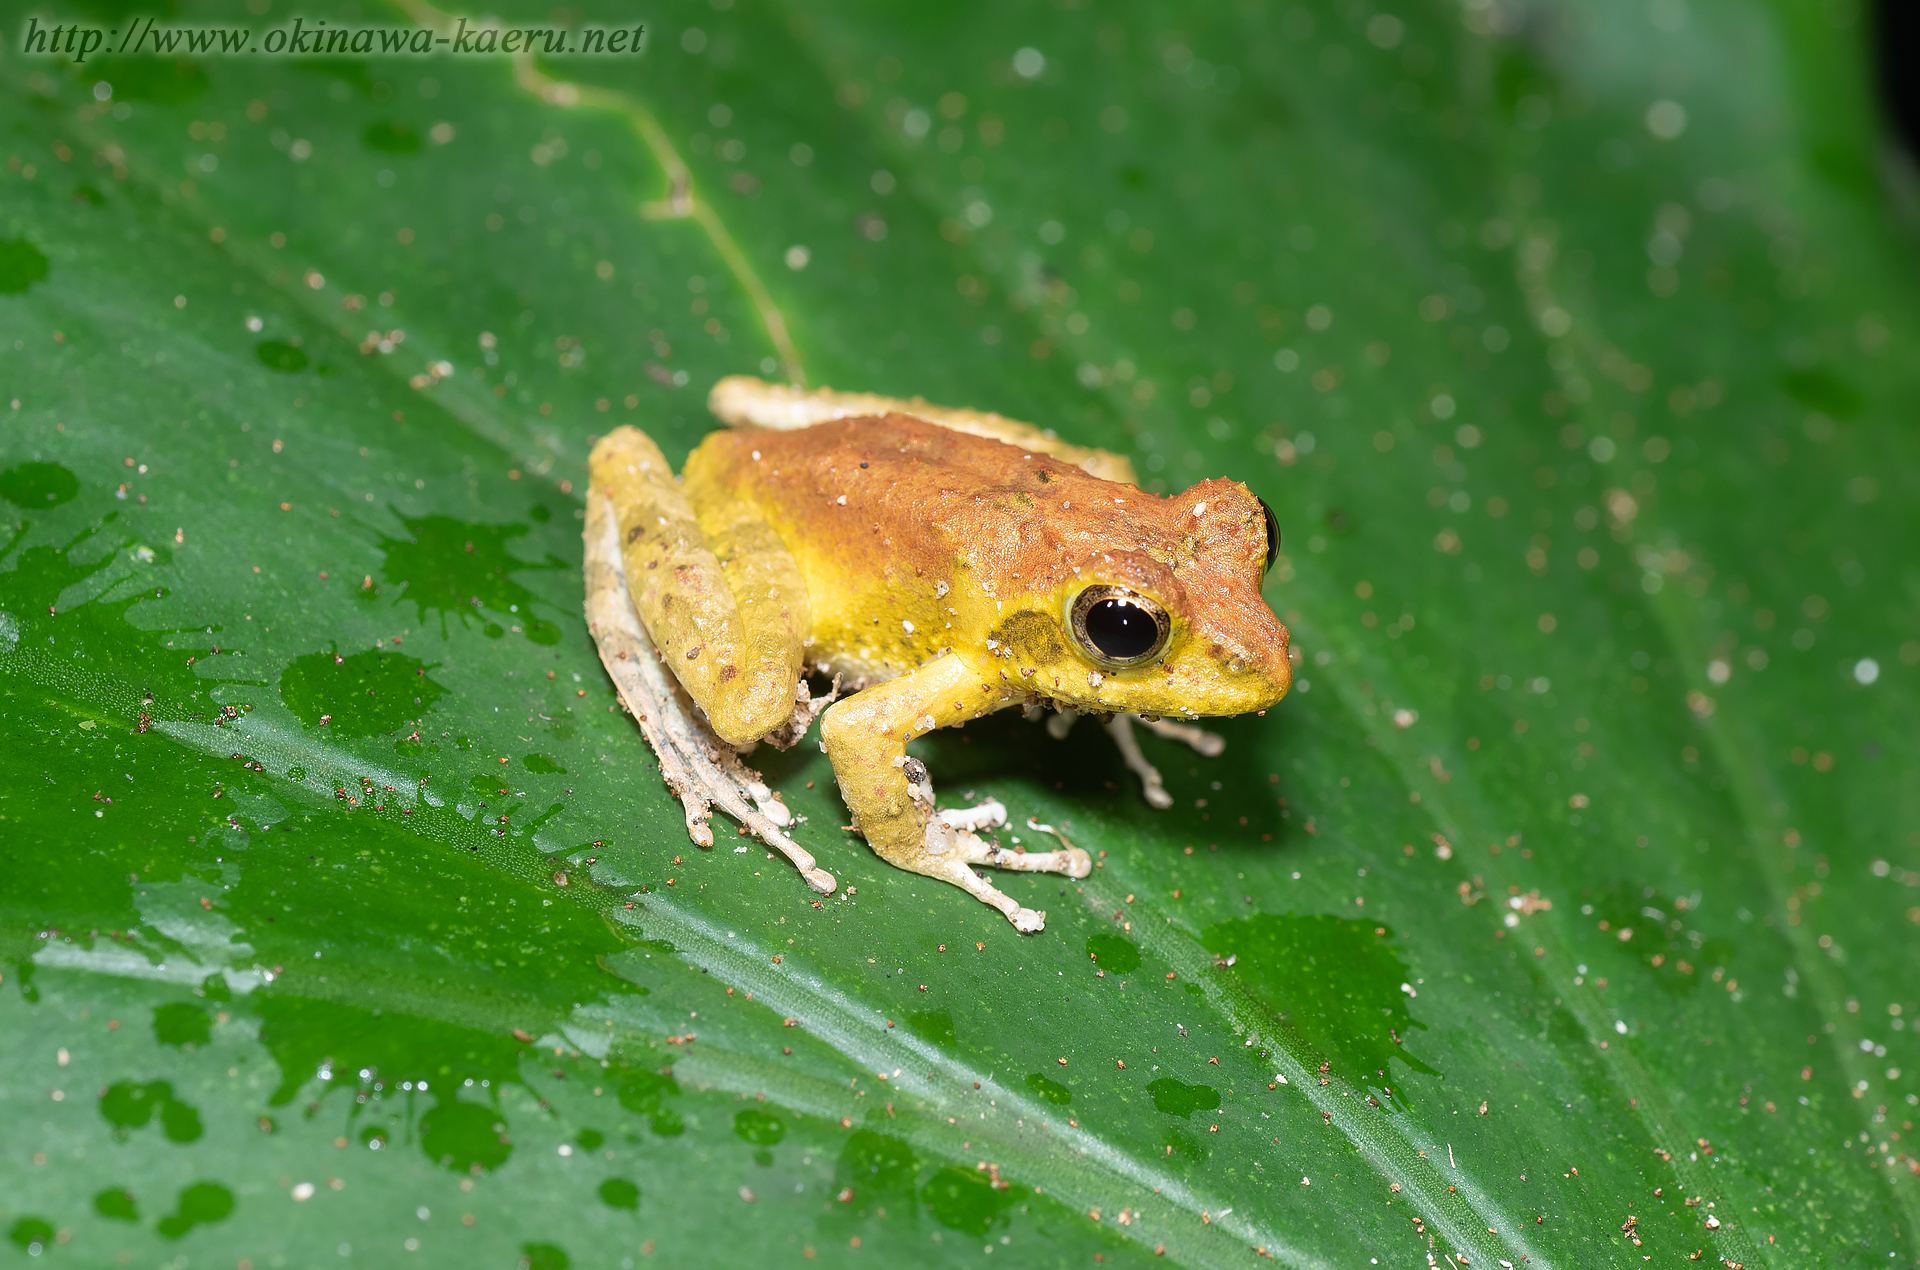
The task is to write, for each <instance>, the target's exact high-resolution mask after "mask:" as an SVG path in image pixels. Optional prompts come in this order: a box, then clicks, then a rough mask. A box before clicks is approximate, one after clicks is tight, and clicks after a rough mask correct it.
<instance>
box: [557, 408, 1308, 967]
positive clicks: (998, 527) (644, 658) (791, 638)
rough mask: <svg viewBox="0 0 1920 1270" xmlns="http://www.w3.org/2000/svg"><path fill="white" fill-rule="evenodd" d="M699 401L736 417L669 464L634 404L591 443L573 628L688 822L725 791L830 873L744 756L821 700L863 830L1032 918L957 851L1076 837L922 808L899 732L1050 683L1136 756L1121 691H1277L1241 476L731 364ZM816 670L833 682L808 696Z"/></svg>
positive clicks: (1035, 925) (1266, 537)
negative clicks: (1166, 468)
mask: <svg viewBox="0 0 1920 1270" xmlns="http://www.w3.org/2000/svg"><path fill="white" fill-rule="evenodd" d="M709 404H710V406H711V407H712V409H713V411H714V413H715V414H716V415H717V416H718V417H719V418H720V419H721V420H722V421H723V422H725V423H727V424H730V425H732V426H733V429H734V430H732V431H722V432H715V433H713V434H712V435H710V436H708V437H707V438H706V439H705V440H704V441H702V442H701V443H700V445H699V446H698V447H696V448H695V449H694V451H693V453H692V454H690V455H688V456H687V462H686V465H685V468H684V470H683V472H682V474H681V475H680V477H679V478H678V479H676V478H675V476H674V474H673V471H672V469H671V467H670V466H669V465H668V464H667V462H666V460H665V459H664V458H663V457H662V455H661V453H660V449H659V447H658V446H656V445H655V444H654V443H653V442H652V441H651V440H650V439H648V437H647V436H646V434H645V433H643V432H640V431H639V430H637V429H635V428H629V427H623V428H619V429H616V430H615V431H614V432H613V433H611V434H609V435H608V436H606V437H605V438H603V439H602V440H601V441H600V442H599V444H598V445H596V446H595V447H594V451H593V456H592V460H591V467H592V475H591V485H590V489H589V492H588V495H587V525H586V534H585V537H586V584H587V618H588V625H589V628H590V629H591V630H592V632H593V636H594V639H595V641H596V642H597V644H598V645H599V649H600V654H601V659H602V661H603V662H605V664H606V666H607V669H608V672H609V673H610V674H611V675H612V676H613V679H614V682H615V684H616V685H617V686H618V688H619V690H620V693H621V697H622V699H623V701H624V702H625V704H626V706H627V708H628V709H629V710H630V711H631V712H632V713H633V714H634V715H635V716H636V717H637V719H638V720H639V722H640V724H641V727H642V729H643V730H644V731H645V734H646V737H647V740H648V742H649V744H651V745H652V747H653V749H654V751H655V753H656V754H657V755H659V757H660V763H661V772H662V774H663V775H664V776H665V778H666V780H667V782H668V784H669V785H670V786H671V787H672V788H673V790H674V792H675V793H676V794H677V795H678V796H679V797H680V798H681V800H682V802H683V803H684V804H685V807H686V817H687V828H688V832H689V833H690V835H691V836H692V837H693V839H694V840H695V841H696V842H698V843H700V844H701V845H703V846H711V845H712V842H713V834H712V830H711V828H710V827H709V825H708V823H707V822H708V819H709V817H710V816H711V814H712V813H711V808H712V806H713V805H714V804H718V805H719V806H720V807H721V808H722V809H723V810H725V811H726V812H727V813H728V814H729V815H731V816H733V817H734V818H735V819H736V820H738V821H739V822H740V823H741V824H742V826H743V827H744V828H743V833H751V834H752V835H754V836H755V837H758V838H760V839H761V840H762V841H764V842H765V843H767V844H768V845H769V846H771V847H774V848H776V849H778V850H780V851H781V852H783V853H784V854H785V855H786V856H787V857H788V858H789V859H791V860H792V861H793V862H794V864H795V865H796V866H797V867H798V868H799V869H800V871H801V873H802V874H803V876H805V877H806V879H807V881H808V883H809V884H810V885H811V886H812V887H813V888H814V889H815V890H817V891H819V892H821V893H822V894H831V893H832V892H833V890H834V888H835V882H834V879H833V877H832V876H831V875H830V874H828V873H827V872H826V871H825V870H823V869H821V868H820V867H819V866H818V865H817V864H816V862H815V861H814V858H813V856H812V855H811V854H810V853H808V852H807V851H806V850H805V849H804V848H802V847H801V846H800V845H799V844H798V843H796V842H795V841H793V839H792V837H791V836H790V835H789V834H788V832H787V829H788V827H789V826H790V825H791V824H792V818H791V817H790V816H789V815H788V813H787V811H786V808H785V807H784V806H783V805H782V804H781V802H780V801H779V799H778V797H777V796H775V795H773V794H771V793H770V791H769V790H768V789H767V787H766V786H765V784H764V783H763V782H762V781H761V780H760V778H759V777H758V775H757V774H755V773H754V772H753V771H752V770H751V769H750V768H748V767H746V766H745V765H744V764H743V763H742V762H741V759H740V755H741V753H742V752H744V751H745V750H747V749H750V748H751V747H752V746H753V745H754V744H755V743H757V742H759V741H762V740H766V741H770V742H771V743H773V744H776V745H779V746H782V747H783V748H784V747H785V746H787V745H791V744H793V743H794V742H795V741H797V740H798V739H799V737H800V735H801V734H802V733H804V732H805V731H806V729H807V727H808V726H809V725H810V724H811V723H812V721H813V719H814V718H815V716H816V715H818V714H819V713H820V712H821V710H822V709H823V708H824V709H825V717H824V719H822V720H821V724H820V735H821V739H822V742H823V748H824V749H825V750H826V753H827V755H828V757H829V758H830V759H831V761H832V763H833V771H834V776H835V777H836V779H837V780H838V781H839V785H840V793H841V796H842V797H843V798H844V799H845V800H846V804H847V806H848V808H849V809H850V810H851V811H852V813H853V825H854V828H855V829H857V830H858V831H859V832H860V833H861V834H862V835H863V836H864V837H865V838H866V840H867V842H868V844H869V845H870V846H871V847H872V848H873V849H874V851H876V852H877V853H878V854H879V855H880V857H881V858H882V859H884V860H886V861H887V862H888V863H889V864H892V865H895V866H896V867H898V868H902V869H908V870H910V871H912V872H915V873H920V874H924V875H926V876H928V877H933V878H939V879H941V880H942V881H946V882H951V883H953V884H954V885H956V886H959V887H962V888H964V889H965V890H967V891H968V892H969V893H971V894H973V895H974V896H976V897H978V898H979V899H981V900H983V901H985V902H986V903H988V904H991V905H992V906H993V907H995V908H997V909H999V910H1000V911H1001V912H1002V913H1004V914H1005V915H1006V916H1007V918H1008V920H1010V921H1011V922H1012V923H1013V925H1014V927H1015V928H1016V929H1018V930H1020V931H1023V932H1031V931H1037V930H1039V929H1041V927H1042V926H1043V925H1044V924H1045V921H1046V914H1045V913H1044V912H1036V911H1035V910H1033V909H1029V908H1024V907H1022V906H1021V905H1020V904H1018V903H1017V902H1015V901H1014V900H1013V899H1012V898H1011V897H1009V896H1007V895H1006V894H1004V893H1002V892H1001V891H1000V890H998V889H997V888H995V887H994V886H993V885H992V884H991V883H989V882H987V881H986V880H985V879H984V878H982V877H980V876H979V875H978V874H977V873H975V872H974V870H973V868H972V867H971V866H972V865H975V864H985V865H990V866H993V867H996V868H1007V869H1020V870H1028V871H1044V872H1054V873H1063V874H1066V875H1067V876H1069V877H1076V878H1077V877H1085V876H1086V875H1087V873H1088V871H1089V869H1090V862H1089V860H1088V858H1087V853H1086V852H1085V851H1083V850H1081V849H1079V848H1077V847H1073V846H1071V845H1063V847H1062V848H1061V849H1060V850H1056V851H1030V852H1029V851H1015V850H1009V849H1006V848H1002V847H1000V846H997V845H989V844H988V843H987V842H986V841H984V840H983V839H982V838H981V837H980V836H979V835H978V833H977V832H976V831H977V830H980V829H984V828H988V827H990V826H994V825H998V824H1002V823H1004V822H1005V814H1006V813H1005V809H1004V808H1003V807H1001V806H1000V805H999V804H998V803H996V802H991V801H990V802H988V803H986V804H983V805H982V806H981V807H977V808H972V809H965V810H944V811H943V810H937V809H936V808H935V806H934V797H933V787H932V783H931V781H930V780H929V779H928V776H927V771H926V767H925V765H924V764H923V763H922V762H921V761H920V760H918V759H916V758H912V757H910V756H909V755H908V754H907V744H908V742H910V741H912V740H913V739H914V738H916V737H919V736H923V735H925V734H926V733H928V732H931V731H933V730H934V729H935V728H944V727H959V726H962V725H964V724H965V723H966V722H967V721H968V720H970V719H978V718H980V717H981V716H982V715H985V714H988V713H990V712H992V711H994V710H999V709H1002V708H1003V707H1006V706H1010V705H1026V706H1028V707H1029V709H1030V710H1032V709H1034V708H1035V707H1039V706H1043V705H1050V706H1052V707H1054V708H1056V709H1059V710H1061V711H1063V712H1077V713H1079V714H1095V715H1113V716H1117V722H1119V723H1120V724H1122V728H1123V730H1121V731H1116V739H1117V740H1119V741H1120V743H1121V746H1122V750H1123V752H1125V753H1126V754H1127V758H1128V761H1129V763H1130V764H1132V765H1133V766H1134V767H1135V769H1136V770H1141V771H1142V774H1143V776H1146V775H1147V774H1148V773H1150V772H1151V768H1150V767H1147V765H1146V764H1145V762H1144V760H1142V759H1140V757H1139V748H1138V746H1137V745H1136V744H1134V743H1133V741H1132V735H1131V733H1130V732H1125V731H1124V724H1125V722H1126V720H1127V719H1128V717H1129V716H1139V717H1142V718H1144V719H1146V720H1148V721H1149V722H1150V723H1152V724H1157V725H1158V726H1160V727H1161V728H1164V729H1168V730H1171V731H1173V732H1175V733H1180V732H1182V731H1183V730H1184V731H1185V732H1187V733H1192V732H1193V731H1195V730H1194V729H1191V728H1190V727H1186V726H1185V725H1181V724H1177V723H1174V722H1173V720H1174V719H1190V718H1194V717H1197V716H1202V715H1231V714H1241V713H1245V712H1247V711H1257V710H1264V709H1266V708H1267V707H1269V706H1271V705H1273V704H1275V703H1276V702H1278V701H1279V700H1280V698H1281V697H1282V696H1283V695H1284V694H1285V693H1286V691H1287V687H1288V685H1289V683H1290V682H1291V679H1292V674H1291V666H1290V663H1289V661H1288V657H1287V651H1288V650H1287V644H1288V635H1287V629H1286V627H1284V626H1282V625H1281V624H1280V622H1279V620H1278V619H1277V618H1276V617H1275V616H1274V614H1273V611H1272V610H1271V609H1269V608H1268V607H1267V604H1266V602H1265V601H1264V600H1263V599H1262V598H1261V595H1260V586H1261V581H1262V579H1263V577H1264V575H1265V573H1266V570H1267V568H1268V567H1269V566H1270V565H1271V564H1272V563H1273V559H1274V555H1275V552H1276V551H1277V550H1278V546H1279V531H1278V528H1277V526H1276V525H1275V522H1274V518H1273V513H1272V511H1271V510H1270V509H1268V507H1267V505H1266V504H1265V503H1264V502H1262V501H1261V500H1260V499H1258V498H1256V497H1255V496H1254V495H1253V494H1252V493H1250V492H1249V491H1248V490H1247V487H1246V486H1244V485H1241V484H1238V483H1237V482H1233V481H1227V480H1208V481H1202V482H1201V483H1200V484H1198V485H1195V486H1194V487H1193V488H1191V489H1189V490H1187V491H1185V492H1184V493H1181V494H1176V495H1173V496H1171V497H1160V496H1158V495H1154V494H1149V493H1145V492H1143V491H1142V490H1140V489H1139V488H1137V487H1136V485H1135V484H1134V483H1133V471H1132V467H1131V465H1130V464H1129V463H1128V462H1127V460H1126V459H1125V458H1123V457H1121V456H1118V455H1113V454H1107V453H1104V452H1102V451H1098V450H1087V449H1082V448H1079V447H1075V446H1070V445H1067V444H1066V443H1064V442H1062V441H1059V440H1058V439H1056V438H1055V437H1053V436H1052V435H1051V434H1049V433H1045V432H1042V431H1041V430H1040V429H1038V428H1034V427H1032V426H1030V425H1027V424H1022V423H1018V422H1015V421H1013V420H1009V419H1004V418H1001V417H1000V416H998V415H993V414H986V413H981V412H976V411H969V410H951V409H945V408H942V407H937V406H932V405H929V404H928V403H926V402H924V401H920V400H917V399H916V400H913V401H897V400H891V399H887V398H881V397H873V396H869V395H865V394H851V393H834V392H829V391H825V390H822V391H818V392H812V393H808V392H804V391H801V390H798V389H791V388H786V387H783V386H779V385H773V384H766V383H762V382H760V381H758V380H753V379H747V378H744V377H735V378H730V379H726V380H722V381H721V382H720V383H719V384H718V385H717V386H716V387H715V388H714V390H713V394H712V397H711V399H710V402H709ZM663 666H664V667H666V668H668V669H670V670H671V672H672V673H671V675H670V676H669V675H668V674H666V673H664V672H663V670H662V667H663ZM808 671H813V672H816V673H819V674H823V675H831V676H833V677H834V678H835V680H836V688H835V692H836V694H837V693H838V692H839V691H840V689H841V688H842V687H844V688H845V689H847V690H849V691H850V692H851V694H852V695H850V696H846V697H843V698H840V699H838V700H836V699H835V697H834V696H829V697H827V698H824V699H815V698H813V697H812V696H811V694H810V692H809V689H808V686H807V679H806V673H807V672H808ZM828 707H830V708H828ZM1168 716H1172V718H1171V719H1169V718H1167V717H1168ZM1062 717H1064V718H1066V719H1068V720H1071V718H1072V717H1073V713H1066V714H1064V715H1063V716H1062ZM1163 720H1164V722H1163ZM1058 734H1059V733H1058V732H1057V731H1056V735H1058ZM1202 735H1203V736H1204V734H1202ZM1187 739H1189V740H1195V739H1196V738H1195V737H1193V736H1191V735H1189V736H1188V737H1187ZM1147 783H1148V791H1147V792H1148V794H1149V797H1153V796H1154V795H1155V794H1156V793H1158V797H1157V798H1154V801H1155V802H1156V803H1158V804H1159V805H1165V803H1166V801H1167V799H1166V795H1165V794H1164V792H1163V791H1158V789H1157V786H1158V776H1157V774H1153V775H1152V777H1151V779H1149V780H1148V782H1147ZM1062 841H1063V843H1064V839H1063V840H1062ZM740 849H741V850H745V848H744V847H742V848H740Z"/></svg>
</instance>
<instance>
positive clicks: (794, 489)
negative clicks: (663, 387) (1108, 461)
mask: <svg viewBox="0 0 1920 1270" xmlns="http://www.w3.org/2000/svg"><path fill="white" fill-rule="evenodd" d="M688 462H689V466H693V465H694V464H696V463H699V464H700V465H701V466H703V467H704V466H706V465H707V464H712V465H713V466H712V467H709V468H708V470H709V471H713V472H714V478H715V479H721V480H724V481H725V482H726V483H727V484H728V485H729V486H730V487H732V488H733V489H735V490H736V491H738V492H739V493H740V494H742V495H744V496H745V497H747V498H749V499H751V500H752V501H753V502H754V503H755V504H756V505H758V506H759V507H761V508H762V510H763V511H765V512H766V514H767V515H768V517H769V518H770V519H771V520H773V521H774V523H775V524H776V525H777V526H778V527H779V528H780V531H781V534H782V536H783V537H784V538H786V540H787V542H788V545H789V546H790V547H791V548H792V549H793V550H794V551H795V553H796V555H801V554H811V555H818V554H820V553H821V552H822V551H825V552H828V553H830V554H838V555H842V556H845V557H846V558H847V559H848V560H849V562H854V561H858V562H859V564H860V565H861V567H862V568H865V569H869V570H882V569H887V568H894V569H898V568H902V567H904V568H905V569H906V570H907V572H909V573H920V574H930V573H932V572H936V571H938V572H944V571H945V570H947V569H949V568H951V567H952V562H953V561H954V559H955V558H956V557H958V558H960V559H964V560H966V561H968V562H969V564H970V565H971V566H972V567H974V568H985V569H987V570H989V571H990V572H998V571H999V570H1001V569H1011V570H1013V571H1015V572H1028V571H1030V566H1032V565H1033V564H1035V563H1037V562H1035V561H1031V560H1026V559H1024V557H1026V556H1028V555H1030V554H1031V553H1032V552H1034V551H1035V550H1042V551H1045V552H1046V554H1048V555H1051V554H1053V552H1052V551H1051V550H1049V549H1048V548H1047V546H1046V545H1045V544H1046V542H1047V541H1050V540H1052V539H1056V538H1058V537H1059V536H1060V535H1061V534H1062V533H1071V532H1072V531H1073V530H1075V529H1078V530H1081V531H1088V532H1091V533H1093V534H1096V535H1097V536H1098V537H1099V538H1100V540H1101V541H1105V542H1107V543H1109V544H1115V545H1117V540H1116V539H1115V537H1114V534H1115V532H1116V531H1119V532H1120V537H1121V538H1122V539H1124V538H1128V537H1131V535H1130V534H1128V533H1126V532H1125V530H1124V526H1125V525H1127V524H1128V523H1129V522H1137V520H1138V517H1139V512H1140V509H1141V508H1142V507H1143V506H1145V505H1150V504H1154V503H1157V502H1159V501H1161V500H1159V499H1158V498H1157V497H1156V496H1154V495H1151V494H1146V493H1143V492H1142V491H1140V490H1139V489H1137V488H1136V487H1134V486H1131V485H1122V484H1120V483H1118V482H1114V481H1108V480H1103V479H1101V478H1099V477H1096V476H1091V475H1089V474H1087V473H1086V472H1084V471H1082V470H1081V469H1079V468H1078V467H1075V466H1073V465H1072V464H1070V463H1066V462H1063V461H1062V460H1060V459H1058V458H1055V457H1053V456H1051V455H1046V454H1038V453H1033V452H1031V451H1027V450H1023V449H1021V448H1020V447H1018V446H1014V445H1008V444H1006V443H1005V442H1002V441H996V440H993V439H991V438H987V437H979V436H972V435H969V434H967V433H963V432H956V431H953V430H951V429H949V428H945V427H942V426H940V425H938V424H932V423H928V422H926V421H924V420H921V419H917V418H914V417H912V416H910V415H900V414H894V415H884V416H873V417H868V418H859V419H841V420H834V421H832V422H829V423H820V424H815V425H813V426H812V427H808V428H803V429H799V430H796V431H792V432H764V431H742V432H722V433H714V434H713V435H711V436H709V437H708V438H707V439H706V440H705V441H703V442H702V443H701V445H700V448H699V450H698V451H696V454H695V457H694V458H691V459H689V461H688ZM716 469H718V470H716ZM723 473H724V474H723ZM876 547H881V548H883V551H882V553H881V554H880V555H878V556H876V555H873V554H870V553H871V552H872V551H873V550H874V548H876Z"/></svg>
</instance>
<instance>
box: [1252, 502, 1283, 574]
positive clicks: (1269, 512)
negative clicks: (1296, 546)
mask: <svg viewBox="0 0 1920 1270" xmlns="http://www.w3.org/2000/svg"><path fill="white" fill-rule="evenodd" d="M1254 501H1255V502H1256V503H1259V504H1260V514H1261V515H1262V516H1265V517H1266V518H1267V562H1266V564H1264V565H1262V566H1261V569H1260V571H1261V572H1262V573H1265V572H1266V571H1267V570H1268V569H1271V568H1273V562H1274V561H1275V560H1276V559H1278V558H1279V556H1280V521H1279V520H1278V519H1277V518H1276V517H1275V516H1274V514H1273V508H1271V507H1269V506H1267V500H1266V499H1264V498H1261V497H1260V496H1259V495H1257V494H1256V495H1255V496H1254Z"/></svg>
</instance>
